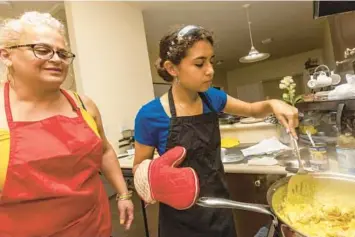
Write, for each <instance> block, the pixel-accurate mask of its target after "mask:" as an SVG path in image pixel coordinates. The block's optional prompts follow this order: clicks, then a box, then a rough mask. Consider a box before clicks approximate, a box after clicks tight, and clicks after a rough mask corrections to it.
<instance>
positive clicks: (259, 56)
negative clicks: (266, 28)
mask: <svg viewBox="0 0 355 237" xmlns="http://www.w3.org/2000/svg"><path fill="white" fill-rule="evenodd" d="M243 7H244V8H245V9H246V13H247V20H248V26H249V36H250V43H251V49H250V51H249V54H248V55H246V56H244V57H241V58H240V59H239V62H241V63H254V62H258V61H262V60H265V59H268V58H269V57H270V54H268V53H260V52H259V51H258V50H256V49H255V47H254V44H253V37H252V34H251V27H250V25H251V22H250V19H249V7H250V4H245V5H243Z"/></svg>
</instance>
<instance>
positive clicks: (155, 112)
mask: <svg viewBox="0 0 355 237" xmlns="http://www.w3.org/2000/svg"><path fill="white" fill-rule="evenodd" d="M205 94H206V96H207V98H208V99H209V101H210V103H211V105H212V107H213V108H214V109H215V110H216V111H217V112H221V111H222V110H223V109H224V107H225V105H226V103H227V94H226V93H225V92H224V91H221V90H217V89H215V88H210V89H208V90H207V91H206V92H205ZM208 112H211V111H210V110H209V108H208V107H207V105H206V104H205V103H203V113H208ZM169 126H170V117H169V116H168V115H167V114H166V113H165V110H164V108H163V105H162V104H161V102H160V98H156V99H154V100H152V101H150V102H149V103H147V104H145V105H144V106H142V108H141V109H140V110H139V111H138V114H137V116H136V119H135V127H134V136H135V140H136V141H137V142H139V143H140V144H143V145H147V146H152V147H155V148H157V149H158V153H159V154H160V155H161V154H163V153H164V152H165V148H166V143H167V140H168V135H169Z"/></svg>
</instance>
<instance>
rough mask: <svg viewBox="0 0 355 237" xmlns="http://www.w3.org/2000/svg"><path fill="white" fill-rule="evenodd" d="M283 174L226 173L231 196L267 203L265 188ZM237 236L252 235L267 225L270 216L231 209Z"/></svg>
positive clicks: (234, 198)
mask: <svg viewBox="0 0 355 237" xmlns="http://www.w3.org/2000/svg"><path fill="white" fill-rule="evenodd" d="M284 176H285V175H278V174H238V173H227V182H228V187H229V190H230V193H231V198H232V199H233V200H235V201H239V202H248V203H254V204H264V205H267V200H266V195H267V190H268V188H269V187H270V186H271V184H273V183H274V182H275V181H276V180H278V179H280V178H282V177H284ZM233 211H234V215H235V224H236V229H237V236H238V237H240V236H241V237H254V235H255V234H256V233H257V232H258V230H259V229H260V228H262V227H263V226H266V227H269V226H270V224H271V221H272V219H271V217H270V216H268V215H264V214H260V213H255V212H250V211H244V210H233Z"/></svg>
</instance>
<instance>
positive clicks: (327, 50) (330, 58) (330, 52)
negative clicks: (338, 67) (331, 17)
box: [323, 20, 335, 70]
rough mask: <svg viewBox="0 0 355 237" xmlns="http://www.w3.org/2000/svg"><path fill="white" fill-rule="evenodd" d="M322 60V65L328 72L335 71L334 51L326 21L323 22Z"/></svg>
mask: <svg viewBox="0 0 355 237" xmlns="http://www.w3.org/2000/svg"><path fill="white" fill-rule="evenodd" d="M323 58H324V63H325V64H326V65H327V66H328V67H329V68H330V70H333V69H335V58H334V49H333V42H332V36H331V33H330V27H329V22H328V20H326V21H325V22H324V31H323Z"/></svg>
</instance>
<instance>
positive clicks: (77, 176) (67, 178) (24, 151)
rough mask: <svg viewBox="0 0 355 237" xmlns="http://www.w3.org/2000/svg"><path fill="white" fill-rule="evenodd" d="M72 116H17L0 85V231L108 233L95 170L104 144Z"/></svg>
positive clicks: (17, 235) (67, 235) (13, 234)
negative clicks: (0, 149) (1, 134)
mask: <svg viewBox="0 0 355 237" xmlns="http://www.w3.org/2000/svg"><path fill="white" fill-rule="evenodd" d="M62 93H63V94H64V95H65V97H66V98H67V99H68V101H69V102H70V104H71V105H72V107H73V108H74V110H75V111H76V113H77V117H75V118H69V117H66V116H62V115H57V116H53V117H49V118H47V119H43V120H40V121H35V122H16V121H13V119H12V114H11V108H10V103H9V84H8V83H7V84H6V85H5V91H4V96H5V110H6V117H7V121H8V125H9V129H10V160H9V166H8V170H7V176H6V181H5V185H4V189H3V193H2V197H1V199H0V237H5V236H6V237H49V236H50V237H59V236H61V237H62V236H63V237H109V236H110V235H111V215H110V209H109V203H108V197H107V195H106V192H105V189H104V186H103V184H102V182H101V179H100V176H99V170H100V168H101V162H102V154H103V146H102V141H101V139H100V138H99V137H98V136H97V135H96V134H95V133H94V131H93V130H92V129H91V128H90V127H89V126H88V125H87V123H86V122H85V120H84V118H83V116H82V114H81V111H80V109H79V108H78V107H77V105H76V104H75V102H74V100H73V98H72V97H71V96H70V95H68V94H67V93H66V92H65V91H64V90H63V91H62Z"/></svg>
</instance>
